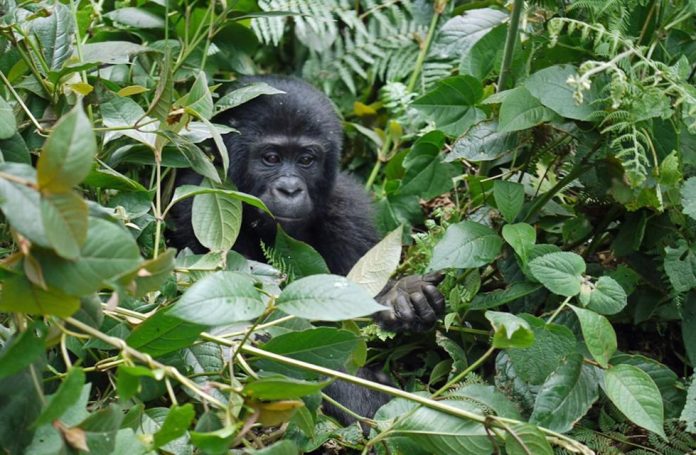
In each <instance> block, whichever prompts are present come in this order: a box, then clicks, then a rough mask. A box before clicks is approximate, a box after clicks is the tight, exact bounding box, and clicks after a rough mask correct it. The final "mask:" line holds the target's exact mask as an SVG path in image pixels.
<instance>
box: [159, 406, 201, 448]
mask: <svg viewBox="0 0 696 455" xmlns="http://www.w3.org/2000/svg"><path fill="white" fill-rule="evenodd" d="M195 416H196V411H195V410H194V409H193V405H192V404H191V403H187V404H185V405H183V406H172V407H171V408H169V412H168V413H167V417H166V418H165V419H164V423H163V424H162V427H161V428H160V429H159V431H158V432H157V433H155V434H154V435H152V436H153V442H154V444H155V447H162V446H163V445H165V444H167V443H168V442H170V441H173V440H175V439H177V438H179V437H180V436H183V435H184V433H186V430H187V429H188V427H189V426H190V425H191V422H193V418H194V417H195Z"/></svg>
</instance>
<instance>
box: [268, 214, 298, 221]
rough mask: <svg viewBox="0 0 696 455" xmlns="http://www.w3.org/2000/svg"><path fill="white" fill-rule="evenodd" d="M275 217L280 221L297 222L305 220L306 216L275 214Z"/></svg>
mask: <svg viewBox="0 0 696 455" xmlns="http://www.w3.org/2000/svg"><path fill="white" fill-rule="evenodd" d="M275 219H276V220H278V221H285V222H296V221H303V220H304V217H301V216H277V215H276V216H275Z"/></svg>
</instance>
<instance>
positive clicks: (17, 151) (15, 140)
mask: <svg viewBox="0 0 696 455" xmlns="http://www.w3.org/2000/svg"><path fill="white" fill-rule="evenodd" d="M0 99H1V98H0ZM0 116H2V108H1V107H0ZM2 121H3V120H0V122H2ZM0 128H2V126H0ZM0 153H1V154H2V158H3V159H4V160H5V161H10V162H13V163H23V164H31V155H30V154H29V148H28V147H27V143H26V142H25V141H24V138H23V137H22V135H21V134H19V133H17V132H15V133H14V134H13V135H12V136H10V137H9V138H7V139H0Z"/></svg>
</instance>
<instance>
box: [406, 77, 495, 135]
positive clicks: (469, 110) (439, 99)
mask: <svg viewBox="0 0 696 455" xmlns="http://www.w3.org/2000/svg"><path fill="white" fill-rule="evenodd" d="M482 97H483V87H482V86H481V83H480V82H479V81H478V79H476V78H474V77H472V76H454V77H449V78H447V79H443V80H441V81H439V82H437V83H436V84H435V87H434V88H433V89H431V90H430V91H429V92H427V93H426V94H425V95H423V96H421V97H420V98H417V99H416V100H414V101H413V103H412V106H413V107H415V108H416V109H418V110H420V111H422V112H423V113H424V114H425V115H426V116H427V117H428V118H429V119H431V120H432V121H433V122H435V125H437V128H438V129H440V130H442V131H444V132H445V133H447V134H449V135H450V136H459V135H460V134H462V133H463V132H464V131H466V130H467V129H469V128H470V127H472V126H473V125H475V124H476V123H478V122H480V121H481V120H483V119H484V118H485V114H484V113H483V111H481V110H480V109H478V108H476V107H475V105H476V103H478V102H479V101H480V100H481V98H482Z"/></svg>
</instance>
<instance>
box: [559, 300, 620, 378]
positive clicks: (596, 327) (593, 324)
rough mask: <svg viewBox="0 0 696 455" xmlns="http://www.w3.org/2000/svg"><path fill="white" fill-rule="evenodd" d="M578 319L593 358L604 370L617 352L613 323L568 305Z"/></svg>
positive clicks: (595, 314) (593, 313) (591, 312)
mask: <svg viewBox="0 0 696 455" xmlns="http://www.w3.org/2000/svg"><path fill="white" fill-rule="evenodd" d="M568 306H569V307H570V308H571V309H572V310H573V311H574V312H575V315H576V316H577V317H578V320H579V321H580V328H581V329H582V336H583V337H584V338H585V344H586V345H587V349H588V350H589V351H590V354H592V357H593V358H594V359H595V360H596V361H597V363H599V364H600V365H602V366H603V367H604V368H607V367H608V366H609V359H610V358H611V356H613V355H614V353H615V352H616V348H617V344H616V332H614V328H613V327H612V326H611V322H609V320H608V319H607V318H605V317H604V316H602V315H601V314H597V313H595V312H594V311H590V310H584V309H582V308H578V307H576V306H573V305H568Z"/></svg>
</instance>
